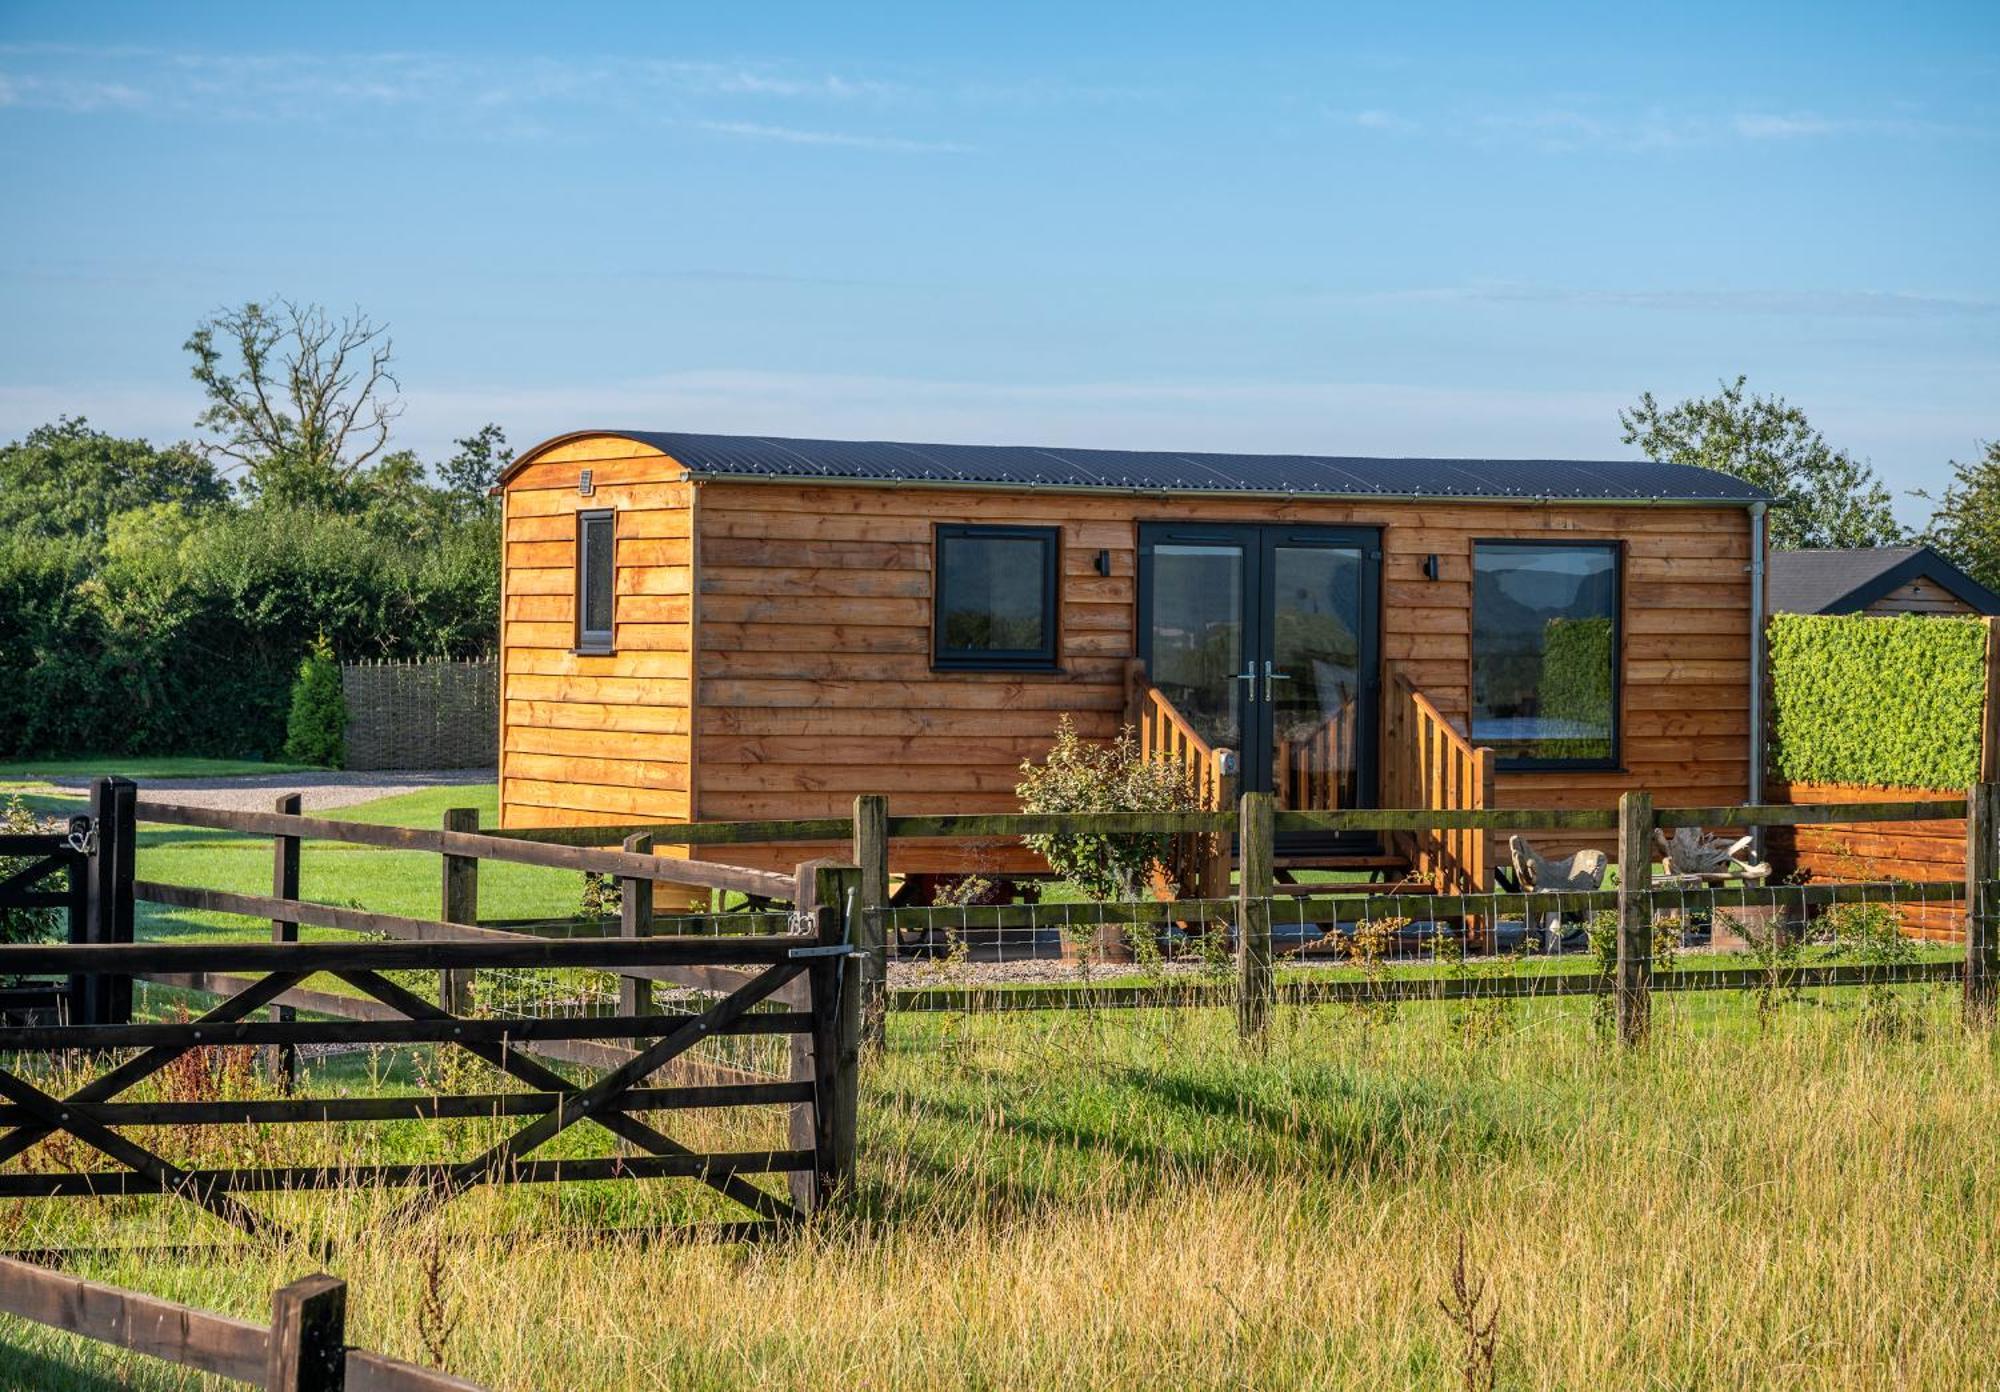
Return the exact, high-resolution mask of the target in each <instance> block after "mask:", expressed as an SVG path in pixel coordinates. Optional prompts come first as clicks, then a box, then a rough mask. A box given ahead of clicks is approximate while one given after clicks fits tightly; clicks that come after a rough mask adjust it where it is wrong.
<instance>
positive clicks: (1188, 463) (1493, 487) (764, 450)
mask: <svg viewBox="0 0 2000 1392" xmlns="http://www.w3.org/2000/svg"><path fill="white" fill-rule="evenodd" d="M581 435H616V436H619V437H621V438H623V439H628V440H636V441H638V442H639V443H641V444H646V445H650V446H652V447H653V448H655V449H657V450H660V451H661V452H662V453H665V454H669V455H671V456H673V458H675V459H676V460H678V461H679V462H680V463H681V464H683V465H685V466H686V467H687V468H688V470H689V471H690V472H692V473H694V474H696V475H699V476H707V477H727V478H757V479H799V480H822V479H823V480H830V481H831V480H847V481H856V482H872V483H929V484H945V483H957V484H973V485H983V486H992V487H1013V488H1065V489H1068V488H1086V489H1096V488H1102V489H1113V490H1121V491H1131V492H1146V493H1155V492H1165V493H1172V492H1189V493H1254V494H1264V495H1285V494H1304V495H1317V496H1322V497H1339V498H1365V497H1401V498H1411V497H1415V498H1476V499H1488V500H1495V501H1506V500H1539V499H1548V500H1558V499H1576V500H1585V501H1600V502H1682V503H1693V502H1704V503H1705V502H1722V503H1747V502H1754V501H1758V500H1765V501H1768V500H1769V495H1768V494H1766V493H1764V492H1762V491H1761V490H1759V489H1757V488H1756V487H1754V486H1752V485H1750V484H1748V483H1745V482H1744V481H1743V480H1741V479H1738V478H1735V477H1733V476H1731V475H1729V474H1722V473H1717V472H1715V471H1713V470H1709V469H1697V468H1694V467H1692V466H1690V465H1686V464H1661V463H1656V462H1654V461H1652V460H1644V459H1635V460H1602V461H1600V460H1580V459H1367V458H1355V457H1349V456H1344V455H1308V454H1207V453H1192V452H1180V451H1158V450H1108V449H1047V448H1035V447H1029V446H1020V445H923V444H907V443H903V442H899V441H890V440H795V439H784V438H779V437H774V436H758V435H690V434H683V433H680V432H674V431H655V430H602V431H597V430H591V431H576V432H573V433H572V434H570V435H565V436H561V437H559V438H560V439H573V438H576V437H577V436H581ZM549 443H551V444H552V443H555V442H554V441H551V442H549ZM541 448H544V446H537V447H536V449H537V450H539V449H541ZM534 453H535V450H530V451H529V452H528V454H527V455H523V456H522V459H523V460H525V459H527V458H528V457H530V456H532V455H533V454H534Z"/></svg>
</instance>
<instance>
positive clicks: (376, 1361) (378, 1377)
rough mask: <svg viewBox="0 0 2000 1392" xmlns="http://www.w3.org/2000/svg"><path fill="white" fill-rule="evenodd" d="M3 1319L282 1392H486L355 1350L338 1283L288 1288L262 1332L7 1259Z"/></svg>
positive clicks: (1, 1281)
mask: <svg viewBox="0 0 2000 1392" xmlns="http://www.w3.org/2000/svg"><path fill="white" fill-rule="evenodd" d="M0 1311H4V1312H5V1313H7V1314H9V1315H13V1316H15V1317H16V1318H18V1319H24V1320H30V1321H33V1322H34V1323H36V1324H41V1325H46V1326H47V1327H48V1328H50V1329H58V1330H61V1331H63V1332H64V1333H67V1334H78V1335H81V1336H83V1337H84V1338H86V1339H92V1340H95V1341H96V1342H98V1343H103V1344H110V1345H113V1346H115V1347H117V1348H122V1349H129V1350H131V1351H132V1352H134V1353H141V1354H145V1355H146V1356H148V1357H150V1358H157V1359H160V1360H161V1361H163V1362H166V1363H171V1364H174V1365H175V1366H176V1367H181V1368H189V1369H192V1370H194V1371H196V1372H200V1373H206V1374H208V1375H210V1376H212V1377H219V1378H227V1379H229V1380H230V1381H232V1382H242V1383H248V1384H249V1385H250V1386H252V1387H262V1388H269V1389H275V1390H276V1392H340V1389H345V1392H484V1389H483V1388H482V1387H481V1386H480V1385H479V1384H478V1383H473V1382H467V1381H466V1380H465V1379H464V1378H458V1377H453V1376H452V1375H451V1374H449V1373H444V1372H439V1371H437V1370H435V1369H431V1368H423V1367H419V1366H417V1365H416V1364H414V1363H405V1362H403V1361H402V1360H400V1359H395V1358H389V1357H386V1356H385V1355H383V1354H379V1353H371V1352H369V1351H368V1350H366V1349H359V1348H351V1347H349V1346H348V1344H347V1285H346V1283H345V1282H344V1281H340V1280H337V1279H335V1278H334V1277H331V1276H325V1275H319V1276H308V1277H306V1278H304V1279H303V1280H299V1281H294V1282H293V1283H292V1284H290V1285H288V1286H284V1287H282V1288H280V1289H279V1290H278V1291H277V1292H276V1293H275V1294H274V1295H273V1296H272V1298H271V1323H270V1324H268V1325H263V1324H253V1323H251V1322H250V1321H248V1320H240V1319H234V1318H232V1317H230V1316H228V1315H218V1314H214V1313H212V1312H211V1311H208V1310H198V1309H196V1308H194V1307H193V1306H190V1305H181V1304H177V1303H175V1302H174V1301H171V1300H162V1299H160V1298H159V1297H158V1296H152V1295H146V1294H144V1293H143V1292H140V1291H129V1290H122V1289H120V1288H119V1287H117V1286H109V1285H105V1284H103V1283H102V1282H99V1281H86V1280H83V1279H82V1278H81V1277H77V1276H70V1275H67V1274H65V1273H63V1272H60V1271H49V1270H46V1269H44V1268H42V1267H39V1266H35V1265H32V1264H30V1263H28V1262H23V1261H16V1260H14V1259H12V1258H9V1257H0Z"/></svg>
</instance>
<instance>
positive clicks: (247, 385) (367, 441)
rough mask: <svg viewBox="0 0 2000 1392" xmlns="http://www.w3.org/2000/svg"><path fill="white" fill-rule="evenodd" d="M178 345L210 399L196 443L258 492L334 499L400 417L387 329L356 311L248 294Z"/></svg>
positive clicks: (324, 500) (304, 499) (383, 445)
mask: <svg viewBox="0 0 2000 1392" xmlns="http://www.w3.org/2000/svg"><path fill="white" fill-rule="evenodd" d="M184 346H185V347H186V349H187V351H188V352H189V353H190V354H191V355H192V356H193V358H194V364H193V368H192V372H193V375H194V379H195V381H197V382H199V383H200V384H201V387H202V390H203V391H204V392H205V393H206V394H207V396H208V405H207V407H206V408H205V409H204V410H203V411H202V413H201V415H200V416H199V417H197V418H196V424H197V425H198V426H200V427H201V428H202V429H203V430H205V431H208V432H210V438H208V439H206V440H204V441H203V448H204V450H205V451H206V452H207V453H208V455H209V456H210V458H211V459H217V458H219V459H226V460H230V461H232V462H233V463H234V464H236V465H238V466H241V467H243V468H246V469H248V471H249V474H250V479H251V483H252V486H253V487H255V488H256V489H257V490H258V491H259V492H260V493H275V494H280V495H284V496H287V497H289V498H290V499H291V500H293V501H300V502H312V503H319V504H333V503H337V502H338V500H339V498H340V496H341V495H342V494H343V492H344V491H345V490H346V489H347V488H348V487H349V486H350V485H351V484H352V483H353V481H354V479H355V477H356V475H357V474H358V473H359V472H360V471H361V470H362V469H363V468H364V467H365V466H366V465H367V464H368V462H369V461H370V460H372V459H374V458H375V457H376V456H377V455H379V454H380V453H381V452H382V451H383V450H384V449H385V448H386V447H387V446H388V443H389V434H390V428H391V426H392V425H393V424H394V422H395V420H396V418H397V417H398V416H400V415H401V414H402V402H401V400H400V399H399V396H398V393H400V391H401V390H402V387H401V383H399V382H398V381H397V380H396V375H395V373H394V371H393V370H392V367H391V364H392V362H393V360H394V350H393V347H392V344H391V342H390V339H389V331H388V328H387V326H385V325H379V324H376V323H374V322H373V321H371V320H370V319H369V318H368V316H367V315H365V314H363V313H362V312H361V310H360V309H358V308H357V309H355V310H354V311H353V312H352V313H351V314H349V315H348V316H346V317H345V318H342V319H339V320H335V319H333V318H331V317H329V316H328V314H327V312H326V311H325V310H324V309H322V308H321V307H320V306H318V305H314V304H300V303H298V302H297V301H294V300H284V299H280V300H277V301H275V302H273V304H272V305H271V307H270V308H268V309H267V308H266V307H265V306H264V305H262V304H259V303H256V302H254V301H253V302H250V303H247V304H244V305H242V306H241V307H239V308H236V309H223V310H218V311H217V312H216V313H215V314H213V315H211V316H209V317H208V318H207V319H204V320H203V321H202V322H201V323H200V324H198V325H196V326H195V330H194V332H193V333H192V334H191V335H190V336H189V337H188V340H187V343H186V344H185V345H184Z"/></svg>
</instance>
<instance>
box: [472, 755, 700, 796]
mask: <svg viewBox="0 0 2000 1392" xmlns="http://www.w3.org/2000/svg"><path fill="white" fill-rule="evenodd" d="M601 749H602V746H601V745H600V751H601ZM507 777H508V780H509V781H510V782H518V781H522V780H525V781H528V782H540V783H588V784H609V785H613V786H616V787H621V788H664V789H670V790H672V791H675V792H686V791H687V786H688V770H687V760H686V759H685V758H684V757H683V758H678V759H673V760H670V761H654V760H648V759H642V758H639V757H637V755H636V754H635V753H628V752H627V751H626V750H625V749H623V748H621V749H619V751H618V753H617V756H616V757H615V758H608V759H607V758H589V757H585V756H583V755H577V754H531V753H527V752H524V751H522V750H520V749H519V747H518V746H515V747H511V748H510V749H509V750H508V752H507Z"/></svg>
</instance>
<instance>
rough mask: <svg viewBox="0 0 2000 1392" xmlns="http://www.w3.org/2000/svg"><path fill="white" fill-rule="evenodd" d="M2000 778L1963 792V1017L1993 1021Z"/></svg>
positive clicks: (1999, 976)
mask: <svg viewBox="0 0 2000 1392" xmlns="http://www.w3.org/2000/svg"><path fill="white" fill-rule="evenodd" d="M1996 838H2000V783H1976V784H1974V785H1973V786H1972V788H1971V789H1970V790H1969V791H1968V792H1967V793H1966V795H1965V1020H1966V1023H1967V1024H1971V1025H1989V1024H1991V1023H1993V1014H1994V998H1995V994H1996V992H2000V924H1996V923H1995V921H1994V920H1995V916H1996V915H1995V910H1996V909H2000V903H1996V899H2000V896H1996V894H1995V892H1994V890H1993V889H1992V888H1991V885H1992V883H1993V881H1994V879H1995V877H1996V876H2000V846H1996Z"/></svg>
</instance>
